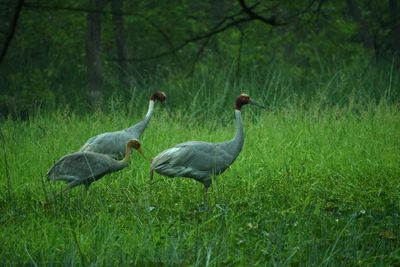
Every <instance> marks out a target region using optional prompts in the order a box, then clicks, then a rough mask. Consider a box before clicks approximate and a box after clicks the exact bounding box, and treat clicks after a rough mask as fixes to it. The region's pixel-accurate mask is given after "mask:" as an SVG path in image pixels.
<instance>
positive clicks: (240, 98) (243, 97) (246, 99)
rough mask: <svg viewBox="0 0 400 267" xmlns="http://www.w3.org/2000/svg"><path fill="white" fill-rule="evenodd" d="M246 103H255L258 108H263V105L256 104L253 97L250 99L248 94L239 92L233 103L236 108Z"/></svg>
mask: <svg viewBox="0 0 400 267" xmlns="http://www.w3.org/2000/svg"><path fill="white" fill-rule="evenodd" d="M247 104H251V105H255V106H258V107H260V108H265V107H264V106H263V105H260V104H258V103H257V102H255V101H254V100H253V99H251V98H250V96H248V95H246V94H241V95H239V96H238V97H236V103H235V109H236V110H240V109H241V108H242V106H244V105H247Z"/></svg>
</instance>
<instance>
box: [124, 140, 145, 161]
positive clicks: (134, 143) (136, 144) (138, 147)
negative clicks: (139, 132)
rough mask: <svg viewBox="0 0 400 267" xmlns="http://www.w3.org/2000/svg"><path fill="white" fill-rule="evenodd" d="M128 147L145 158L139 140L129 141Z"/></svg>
mask: <svg viewBox="0 0 400 267" xmlns="http://www.w3.org/2000/svg"><path fill="white" fill-rule="evenodd" d="M127 146H128V147H131V148H134V149H136V150H137V151H138V152H139V153H140V154H141V155H142V156H143V157H144V154H143V151H142V148H141V145H140V143H139V141H138V140H136V139H132V140H129V142H128V144H127Z"/></svg>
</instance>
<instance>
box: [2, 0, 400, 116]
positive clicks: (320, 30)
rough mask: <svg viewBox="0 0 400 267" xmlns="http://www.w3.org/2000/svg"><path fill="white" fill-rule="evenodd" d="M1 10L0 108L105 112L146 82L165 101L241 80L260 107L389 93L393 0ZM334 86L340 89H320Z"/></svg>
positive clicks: (81, 4) (394, 78) (237, 85)
mask: <svg viewBox="0 0 400 267" xmlns="http://www.w3.org/2000/svg"><path fill="white" fill-rule="evenodd" d="M0 5H1V14H0V18H1V21H3V23H2V24H1V25H0V49H1V51H0V52H1V55H0V75H1V79H0V88H1V95H0V111H1V114H2V115H8V114H13V115H21V114H22V115H24V114H25V115H26V114H29V113H30V112H32V111H34V110H36V109H37V108H55V107H57V106H58V105H63V106H64V105H67V106H71V107H73V108H74V109H77V110H87V109H88V108H93V107H98V108H107V107H108V106H109V104H110V100H113V101H117V100H118V101H119V102H122V103H124V102H126V101H123V99H131V98H137V97H139V96H144V95H146V96H147V95H149V93H150V92H151V91H153V90H155V89H157V88H162V90H164V91H166V92H169V94H170V95H175V96H179V97H175V98H174V97H173V98H170V99H169V103H170V105H172V106H174V105H180V104H181V103H182V101H181V100H186V99H188V98H189V97H194V96H200V97H201V96H204V95H209V94H211V95H214V94H215V96H218V94H221V95H222V93H223V92H225V93H226V92H228V93H227V94H229V95H234V94H237V92H239V91H241V90H244V91H246V87H247V86H248V85H249V84H251V85H252V88H257V94H259V95H260V96H263V97H264V101H265V102H267V103H269V104H274V103H272V102H271V101H272V100H271V97H272V96H274V98H275V99H277V98H279V99H287V98H288V97H293V96H296V97H301V98H302V99H310V98H313V97H315V95H317V94H319V93H320V91H321V90H326V92H323V93H324V94H325V95H326V96H327V102H326V103H328V104H332V103H333V104H341V103H343V101H344V102H346V101H345V100H343V97H342V96H343V95H356V96H357V95H360V96H365V95H368V99H369V100H371V99H374V100H375V101H380V99H381V98H382V97H385V99H386V100H388V101H390V102H396V101H398V97H399V90H398V81H399V78H398V70H399V66H400V63H399V62H400V61H399V59H400V56H399V48H400V19H399V13H400V12H399V10H400V4H399V1H398V0H385V1H369V0H366V1H360V0H346V1H328V0H308V1H304V0H303V1H275V0H271V1H250V0H247V1H245V0H239V1H226V0H225V1H224V0H214V1H187V0H178V1H174V2H169V1H166V2H164V1H161V2H160V1H140V0H135V1H124V0H110V1H106V0H88V1H69V0H67V1H57V0H56V1H43V0H42V1H33V0H31V1H27V0H2V1H1V3H0ZM277 81H278V82H277ZM335 83H341V84H342V86H341V89H340V90H341V91H345V92H338V91H334V90H331V89H330V88H327V87H326V86H325V85H326V84H335ZM271 84H275V85H276V84H277V86H278V87H279V88H275V89H273V88H271V86H270V85H271ZM322 85H323V86H322ZM203 87H206V88H207V90H208V91H207V90H203V91H202V88H203ZM324 88H325V89H324ZM371 88H372V89H371ZM251 90H253V89H251ZM254 90H256V89H254ZM273 90H275V93H272V91H273ZM276 91H279V95H278V96H277V95H276ZM231 92H232V93H231ZM225 95H226V94H225ZM118 101H117V102H118ZM183 102H185V101H183ZM281 102H282V101H281ZM25 115H24V116H25Z"/></svg>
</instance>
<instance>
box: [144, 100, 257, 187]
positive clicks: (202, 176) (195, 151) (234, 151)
mask: <svg viewBox="0 0 400 267" xmlns="http://www.w3.org/2000/svg"><path fill="white" fill-rule="evenodd" d="M246 104H252V105H256V106H258V107H262V108H265V107H264V106H262V105H260V104H258V103H257V102H255V101H253V100H252V99H251V98H250V97H249V96H248V95H246V94H241V95H239V96H238V97H237V98H236V103H235V116H236V125H237V129H236V135H235V136H234V138H233V139H231V140H230V141H227V142H219V143H211V142H200V141H189V142H186V143H181V144H178V145H176V146H174V147H172V148H168V149H167V150H164V151H162V152H161V153H160V154H158V155H157V156H156V157H155V158H154V159H153V160H152V162H151V165H150V179H151V180H152V179H153V172H154V171H156V172H157V173H159V174H161V175H164V176H167V177H187V178H192V179H195V180H196V181H198V182H200V183H203V184H204V188H205V192H207V191H208V188H209V187H210V186H211V183H212V180H211V179H212V177H213V176H215V175H219V174H221V173H223V172H224V171H225V170H226V169H227V168H228V167H229V166H230V165H231V164H232V163H233V162H234V161H235V159H236V158H237V156H238V155H239V153H240V151H241V150H242V147H243V142H244V131H243V123H242V116H241V111H240V110H241V108H242V106H243V105H246Z"/></svg>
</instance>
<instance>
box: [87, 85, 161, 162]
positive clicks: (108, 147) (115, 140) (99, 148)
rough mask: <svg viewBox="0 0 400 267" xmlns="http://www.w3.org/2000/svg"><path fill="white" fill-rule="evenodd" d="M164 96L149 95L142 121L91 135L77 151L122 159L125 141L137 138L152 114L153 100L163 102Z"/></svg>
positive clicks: (159, 92)
mask: <svg viewBox="0 0 400 267" xmlns="http://www.w3.org/2000/svg"><path fill="white" fill-rule="evenodd" d="M166 98H167V96H166V95H165V93H164V92H161V91H157V92H155V93H154V94H152V95H151V96H150V100H149V109H148V110H147V114H146V116H145V117H144V119H143V120H142V121H140V122H138V123H137V124H135V125H133V126H131V127H129V128H127V129H124V130H121V131H115V132H107V133H102V134H99V135H96V136H93V137H91V138H89V140H87V141H86V143H85V144H84V145H83V146H82V147H81V149H80V150H79V151H81V152H87V151H91V152H96V153H101V154H106V155H108V156H110V157H112V158H113V159H118V160H120V159H122V158H123V157H124V153H125V145H126V143H127V142H128V141H129V140H131V139H136V140H139V138H140V135H141V134H142V133H143V131H144V129H145V128H146V126H147V124H148V123H149V121H150V119H151V116H152V114H153V109H154V102H155V101H156V100H158V101H160V102H164V101H165V99H166Z"/></svg>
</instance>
